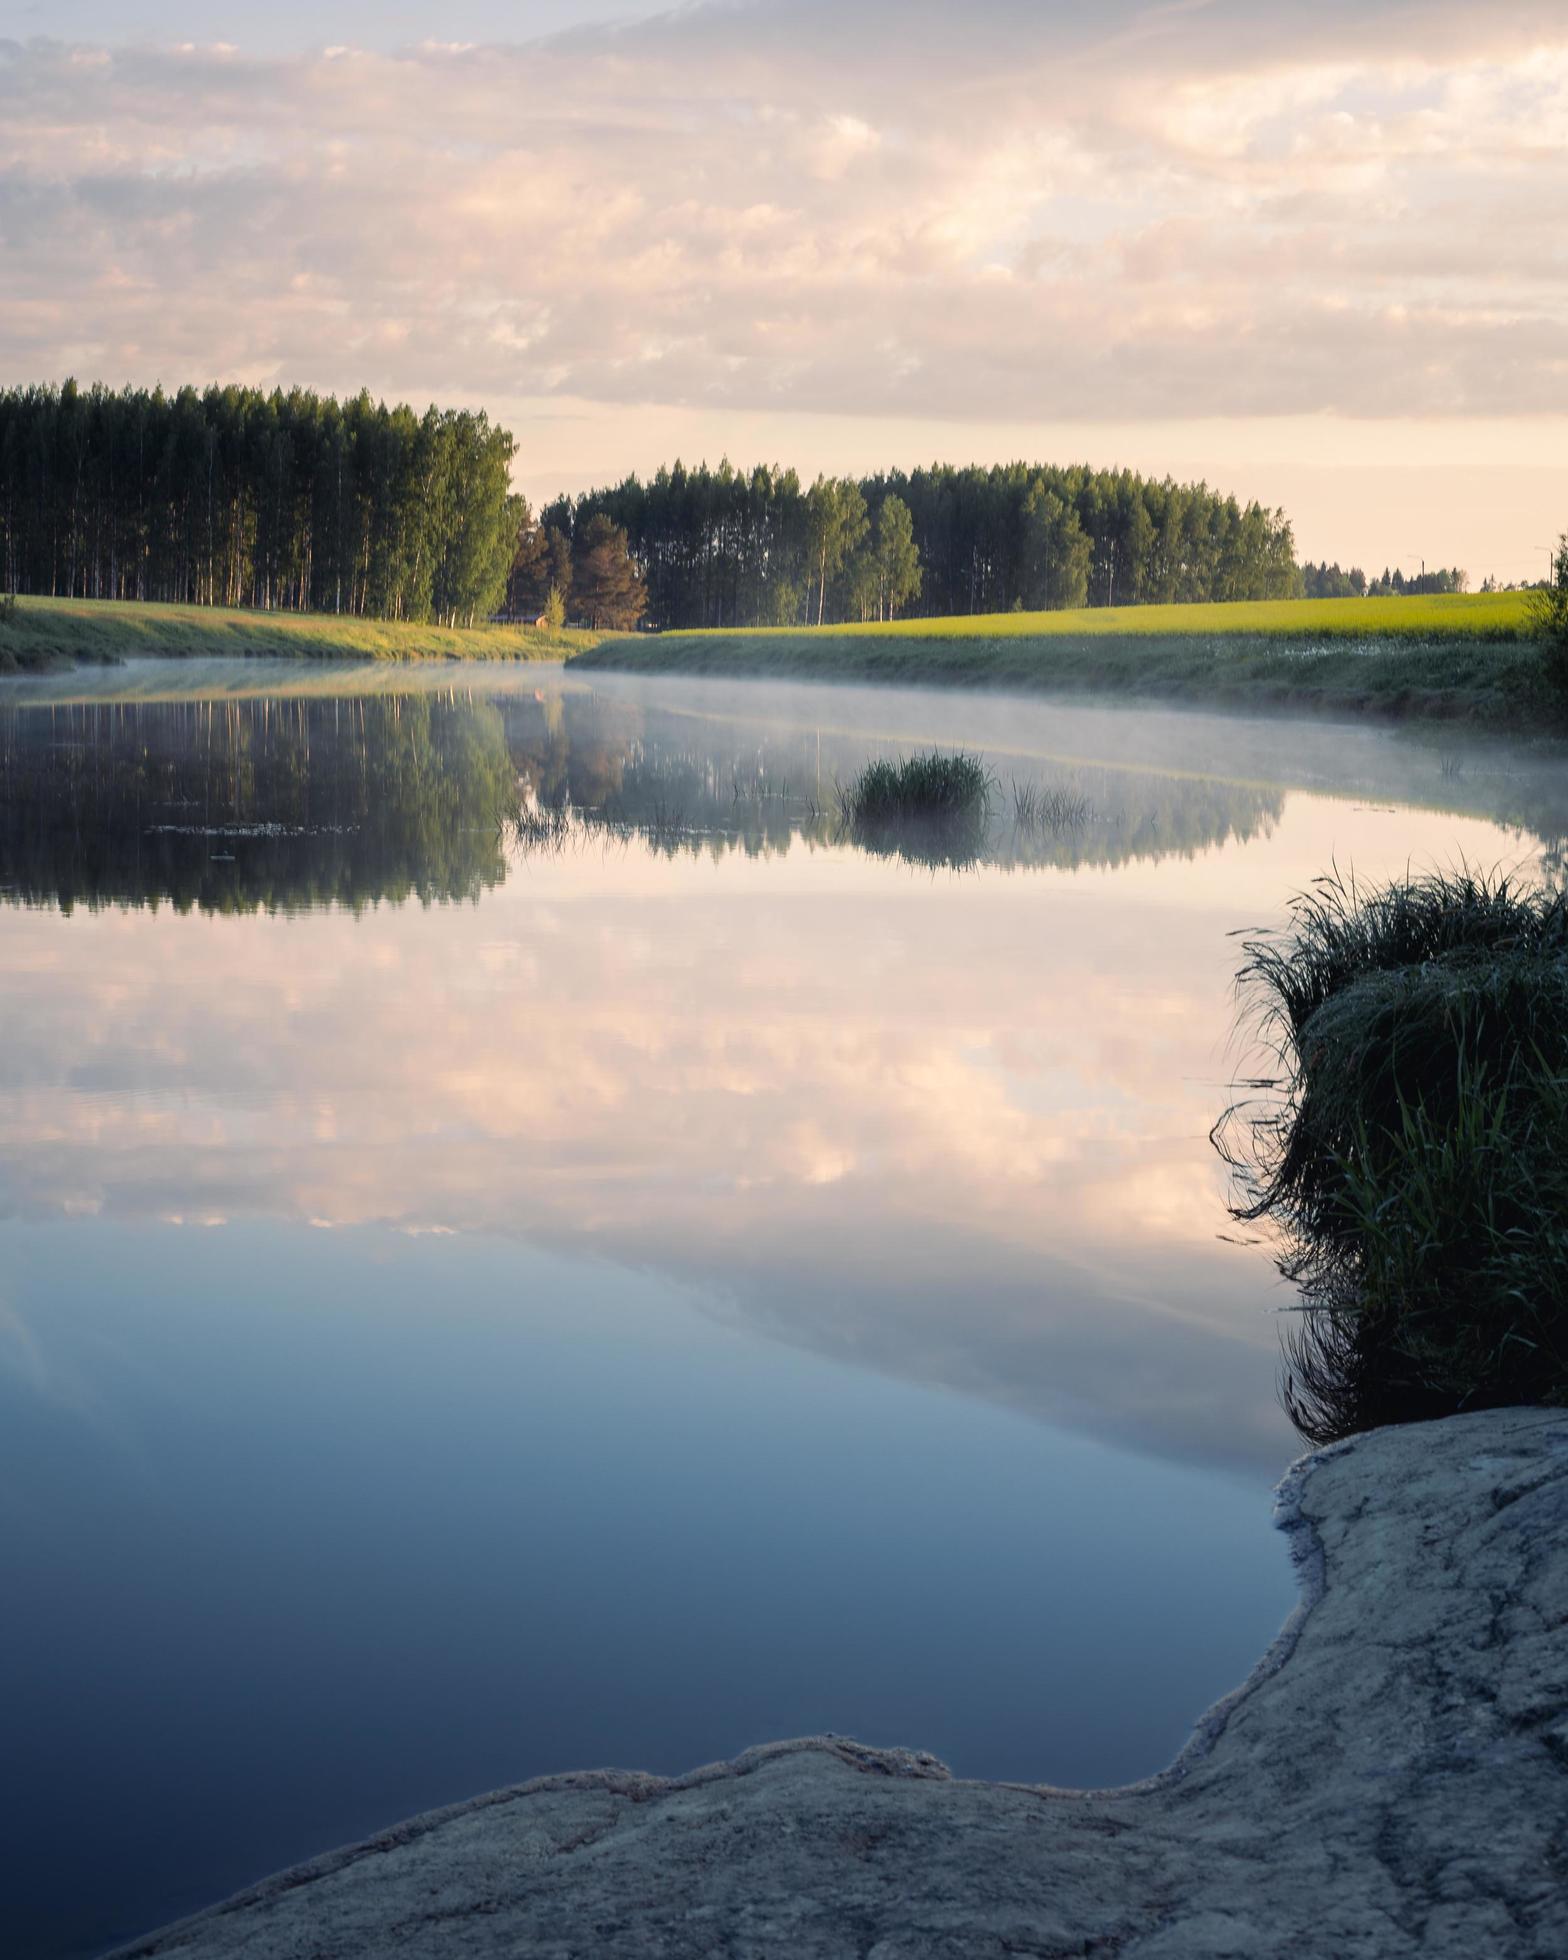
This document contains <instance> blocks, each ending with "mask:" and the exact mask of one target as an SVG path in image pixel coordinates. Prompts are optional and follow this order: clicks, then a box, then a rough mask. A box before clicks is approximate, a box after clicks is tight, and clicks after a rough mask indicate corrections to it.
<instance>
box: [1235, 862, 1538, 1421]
mask: <svg viewBox="0 0 1568 1960" xmlns="http://www.w3.org/2000/svg"><path fill="white" fill-rule="evenodd" d="M1245 951H1246V964H1245V965H1244V966H1243V968H1242V971H1241V975H1240V984H1241V988H1242V991H1243V996H1244V998H1245V999H1246V1000H1247V1001H1248V1002H1249V1006H1250V1011H1251V1012H1252V1014H1253V1015H1254V1016H1256V1017H1257V1021H1258V1024H1259V1027H1260V1030H1261V1032H1262V1033H1263V1035H1264V1036H1265V1038H1266V1039H1267V1041H1268V1042H1269V1044H1270V1046H1271V1047H1272V1049H1273V1051H1274V1052H1275V1053H1276V1054H1277V1056H1278V1057H1279V1061H1280V1064H1281V1071H1282V1072H1281V1074H1280V1076H1279V1077H1278V1078H1277V1079H1276V1080H1274V1081H1273V1082H1271V1083H1266V1084H1264V1085H1262V1086H1264V1087H1266V1088H1268V1089H1269V1090H1270V1091H1271V1092H1272V1093H1271V1096H1270V1099H1269V1100H1268V1101H1267V1102H1265V1103H1264V1104H1263V1106H1262V1107H1261V1108H1259V1107H1258V1106H1257V1105H1238V1106H1237V1107H1235V1108H1233V1109H1232V1110H1231V1111H1230V1112H1228V1114H1227V1117H1226V1118H1225V1119H1222V1122H1221V1124H1220V1125H1219V1126H1218V1128H1217V1130H1216V1140H1217V1141H1218V1142H1219V1144H1220V1147H1221V1149H1222V1151H1223V1152H1224V1153H1225V1155H1226V1156H1227V1158H1228V1160H1229V1162H1230V1163H1231V1166H1232V1169H1233V1171H1234V1172H1235V1174H1236V1177H1237V1180H1238V1185H1239V1190H1238V1193H1237V1198H1238V1202H1237V1203H1236V1204H1235V1206H1234V1207H1233V1209H1234V1211H1235V1215H1236V1216H1237V1217H1239V1218H1243V1219H1251V1220H1264V1219H1267V1220H1270V1221H1272V1222H1273V1224H1274V1225H1275V1226H1276V1228H1277V1229H1278V1230H1279V1232H1280V1234H1281V1238H1282V1248H1283V1249H1282V1253H1281V1257H1280V1266H1281V1270H1282V1271H1283V1272H1284V1273H1285V1274H1286V1276H1287V1277H1289V1278H1290V1279H1292V1280H1294V1281H1295V1282H1296V1283H1297V1284H1298V1285H1299V1286H1300V1288H1301V1291H1302V1308H1301V1319H1300V1321H1299V1323H1298V1324H1297V1326H1296V1328H1295V1330H1294V1332H1293V1333H1292V1334H1291V1335H1290V1336H1289V1337H1288V1338H1287V1340H1286V1344H1285V1345H1286V1354H1285V1379H1284V1399H1285V1403H1286V1407H1287V1409H1288V1410H1289V1412H1290V1415H1291V1417H1292V1419H1293V1420H1294V1421H1295V1423H1296V1425H1297V1427H1298V1428H1299V1429H1300V1430H1301V1432H1302V1434H1303V1435H1304V1436H1306V1437H1307V1438H1308V1440H1309V1441H1311V1442H1314V1443H1322V1442H1327V1441H1331V1440H1333V1439H1335V1438H1337V1437H1340V1436H1344V1435H1347V1434H1351V1433H1353V1432H1355V1431H1359V1430H1362V1429H1366V1428H1371V1427H1375V1426H1377V1425H1378V1424H1381V1423H1387V1422H1406V1421H1418V1420H1423V1419H1426V1418H1428V1417H1433V1416H1439V1415H1447V1414H1451V1413H1454V1412H1456V1411H1458V1410H1461V1409H1467V1408H1485V1407H1496V1406H1501V1405H1506V1404H1511V1403H1520V1402H1541V1403H1553V1404H1564V1403H1568V896H1565V895H1564V894H1563V893H1561V892H1556V891H1550V890H1541V889H1535V888H1533V887H1526V886H1522V885H1520V884H1519V883H1517V882H1516V881H1514V880H1513V879H1510V878H1508V877H1506V876H1493V877H1486V876H1481V875H1478V874H1475V873H1471V872H1468V871H1461V872H1459V873H1455V874H1446V875H1434V876H1429V877H1422V878H1410V879H1406V880H1402V881H1399V882H1396V883H1394V884H1390V885H1386V886H1382V887H1379V888H1376V889H1373V890H1368V891H1363V890H1360V889H1358V888H1357V887H1356V885H1355V884H1354V882H1353V881H1347V880H1345V879H1342V878H1340V877H1339V876H1337V875H1336V876H1333V877H1330V878H1327V879H1324V880H1321V881H1320V882H1319V883H1318V884H1317V885H1316V886H1314V887H1313V889H1312V890H1311V891H1310V892H1308V893H1306V894H1304V895H1303V896H1302V897H1301V898H1299V899H1298V900H1297V901H1296V903H1295V905H1294V906H1293V907H1292V911H1291V917H1290V921H1289V923H1288V925H1287V926H1286V927H1285V928H1284V929H1283V930H1282V931H1281V932H1278V933H1274V934H1269V935H1264V936H1261V937H1258V938H1255V939H1253V940H1250V941H1248V942H1247V944H1246V948H1245Z"/></svg>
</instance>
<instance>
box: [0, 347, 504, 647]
mask: <svg viewBox="0 0 1568 1960" xmlns="http://www.w3.org/2000/svg"><path fill="white" fill-rule="evenodd" d="M514 453H515V444H514V442H513V439H512V437H511V435H510V434H508V432H507V431H506V430H505V429H499V428H494V427H492V426H491V424H490V422H489V420H488V418H487V417H486V416H485V415H484V414H483V413H479V414H471V413H469V412H467V411H452V410H441V409H437V408H430V409H427V410H426V411H425V413H424V414H422V415H420V414H416V413H415V411H414V410H413V409H412V408H409V407H407V406H406V405H402V406H398V407H395V408H388V407H387V406H386V405H385V404H384V403H380V402H375V401H373V400H372V399H371V397H370V396H369V394H366V393H361V394H359V395H357V396H355V397H354V398H353V399H352V400H350V401H343V402H339V401H337V400H335V399H333V398H332V397H330V396H321V395H315V394H311V393H310V392H308V391H307V390H304V389H293V390H291V391H290V392H289V393H287V394H284V393H283V392H282V391H281V390H274V391H273V392H272V393H271V394H265V393H263V392H261V391H260V390H258V389H254V388H237V387H226V388H208V389H206V390H204V391H203V392H200V393H198V392H197V391H196V390H195V389H194V388H181V389H180V390H179V391H178V392H177V393H175V394H172V395H170V394H165V393H164V391H163V390H162V389H161V388H155V389H152V390H150V391H149V390H146V389H130V388H127V389H125V390H123V391H121V392H119V393H115V392H113V391H111V390H109V389H106V388H102V387H93V388H90V389H81V388H78V387H77V385H76V383H75V382H73V381H67V382H66V383H65V385H64V386H63V387H60V388H53V387H27V388H12V389H4V390H0V587H3V589H4V590H6V591H8V592H22V593H40V594H50V595H54V596H58V597H64V598H86V599H153V600H166V601H177V602H181V603H185V604H194V605H223V606H259V607H266V608H270V609H279V610H283V609H287V610H291V611H299V612H336V613H354V614H361V615H369V616H372V617H376V618H383V619H404V620H415V621H428V620H440V621H443V622H445V623H448V624H459V623H472V622H473V621H475V620H481V619H485V618H487V617H488V616H489V615H490V614H491V613H492V612H493V611H494V610H495V609H496V607H497V606H498V605H499V604H500V602H501V600H502V597H503V595H504V593H505V591H506V585H507V578H508V574H509V572H510V570H511V568H512V565H513V562H514V559H515V557H516V554H517V540H518V535H519V530H520V528H521V526H522V524H523V519H524V516H525V509H524V506H523V504H522V500H521V499H520V498H517V497H514V496H513V495H512V492H511V466H512V459H513V455H514Z"/></svg>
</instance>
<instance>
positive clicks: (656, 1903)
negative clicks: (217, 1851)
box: [116, 1409, 1568, 1960]
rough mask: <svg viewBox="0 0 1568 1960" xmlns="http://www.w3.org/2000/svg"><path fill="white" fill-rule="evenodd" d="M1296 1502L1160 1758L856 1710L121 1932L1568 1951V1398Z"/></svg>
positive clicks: (710, 1948) (1535, 1958)
mask: <svg viewBox="0 0 1568 1960" xmlns="http://www.w3.org/2000/svg"><path fill="white" fill-rule="evenodd" d="M1279 1522H1280V1524H1281V1526H1282V1528H1283V1529H1284V1530H1285V1532H1286V1533H1287V1534H1288V1536H1289V1539H1290V1544H1291V1550H1292V1554H1293V1556H1294V1558H1295V1560H1296V1564H1297V1567H1298V1571H1299V1573H1300V1576H1301V1583H1302V1599H1301V1604H1300V1606H1299V1607H1298V1609H1297V1611H1296V1612H1295V1614H1294V1615H1293V1616H1292V1619H1291V1621H1290V1622H1289V1623H1288V1624H1287V1626H1286V1627H1285V1629H1284V1631H1283V1632H1282V1634H1281V1635H1280V1637H1279V1639H1278V1641H1277V1642H1276V1643H1275V1645H1274V1647H1273V1648H1272V1649H1271V1650H1270V1652H1269V1653H1268V1654H1267V1655H1266V1656H1265V1657H1264V1659H1263V1660H1262V1661H1261V1662H1260V1663H1259V1665H1258V1667H1257V1669H1256V1670H1255V1671H1254V1673H1253V1674H1252V1676H1251V1678H1250V1679H1249V1680H1248V1681H1247V1682H1246V1683H1245V1684H1244V1685H1243V1686H1242V1687H1241V1688H1239V1689H1238V1690H1237V1691H1236V1693H1235V1694H1234V1695H1232V1696H1230V1697H1229V1698H1228V1699H1227V1700H1225V1701H1223V1702H1221V1703H1220V1704H1218V1706H1217V1707H1216V1708H1214V1709H1212V1710H1211V1711H1210V1712H1209V1714H1208V1715H1207V1716H1205V1717H1204V1719H1203V1721H1202V1722H1201V1723H1200V1724H1199V1726H1198V1729H1197V1731H1196V1733H1195V1735H1194V1737H1193V1740H1192V1742H1191V1743H1190V1744H1189V1745H1188V1747H1187V1749H1186V1750H1185V1751H1184V1752H1183V1754H1182V1755H1181V1757H1179V1758H1178V1760H1177V1761H1176V1762H1175V1763H1174V1764H1173V1765H1172V1766H1171V1768H1170V1769H1169V1770H1168V1771H1166V1772H1165V1773H1164V1774H1163V1775H1162V1776H1159V1777H1156V1778H1154V1779H1153V1780H1152V1781H1150V1782H1148V1783H1145V1784H1141V1785H1137V1786H1134V1787H1132V1788H1129V1789H1122V1790H1109V1791H1095V1792H1074V1791H1063V1790H1054V1789H1048V1788H1032V1787H1023V1786H1017V1785H988V1784H978V1783H964V1782H958V1781H955V1780H953V1779H952V1778H951V1777H950V1776H949V1775H948V1772H947V1771H946V1769H945V1768H944V1767H943V1766H942V1765H941V1764H940V1763H938V1762H936V1761H935V1760H934V1759H933V1758H931V1757H930V1756H925V1755H920V1754H915V1753H910V1752H907V1751H899V1750H892V1751H889V1750H876V1749H869V1748H865V1747H862V1746H860V1745H858V1744H854V1743H850V1742H846V1741H844V1740H842V1739H840V1738H832V1737H829V1738H816V1739H813V1740H809V1741H803V1742H795V1743H782V1744H776V1745H773V1746H771V1747H767V1748H763V1749H758V1750H753V1751H751V1752H749V1753H748V1754H747V1755H745V1756H742V1757H739V1758H738V1759H736V1761H734V1762H732V1763H725V1764H717V1765H714V1766H712V1767H710V1768H707V1769H703V1770H699V1771H696V1772H694V1773H693V1774H691V1775H688V1776H684V1777H678V1778H674V1779H662V1778H659V1777H653V1776H646V1775H640V1774H637V1773H634V1772H625V1773H623V1772H616V1771H603V1772H591V1773H584V1774H578V1775H570V1776H560V1777H551V1778H546V1779H544V1780H542V1781H539V1782H535V1783H530V1784H525V1785H522V1786H520V1787H518V1788H515V1789H511V1790H501V1791H497V1792H494V1793H492V1794H491V1795H489V1796H485V1797H481V1798H478V1799H476V1800H475V1801H473V1802H471V1803H467V1804H461V1805H458V1806H456V1807H454V1808H452V1809H449V1810H444V1811H437V1812H433V1813H430V1814H429V1815H427V1816H424V1817H421V1818H416V1819H414V1820H412V1821H410V1822H409V1823H407V1824H403V1825H400V1826H398V1827H397V1828H396V1829H394V1830H391V1831H388V1832H385V1833H383V1834H382V1835H381V1836H380V1837H377V1838H374V1839H372V1840H370V1841H369V1842H367V1843H365V1844H362V1845H357V1846H354V1847H352V1848H349V1849H346V1850H343V1851H338V1852H333V1853H330V1854H328V1855H327V1856H325V1857H323V1858H320V1859H318V1860H316V1861H315V1862H314V1863H312V1864H310V1865H306V1866H302V1867H299V1868H297V1869H296V1870H294V1871H291V1872H286V1873H283V1874H280V1875H279V1876H278V1877H275V1878H272V1879H268V1880H266V1881H264V1882H263V1883H262V1884H260V1885H258V1886H255V1887H253V1888H252V1889H251V1890H250V1891H248V1892H246V1893H243V1894H241V1895H240V1896H239V1897H237V1898H235V1899H232V1900H230V1901H228V1902H227V1903H226V1904H224V1905H221V1906H218V1907H215V1908H214V1909H212V1910H211V1911H209V1912H206V1913H203V1914H201V1915H199V1916H198V1917H196V1918H194V1919H190V1920H187V1921H184V1922H182V1923H181V1924H180V1925H178V1926H174V1927H170V1928H168V1929H166V1930H164V1931H163V1932H160V1933H155V1934H153V1935H151V1936H149V1937H148V1938H145V1939H142V1940H139V1941H137V1942H135V1943H133V1944H132V1945H131V1946H128V1947H125V1948H123V1949H121V1951H120V1954H119V1955H118V1956H117V1957H116V1960H166V1957H168V1956H174V1955H181V1956H188V1960H282V1956H283V1955H286V1954H296V1953H303V1952H307V1951H308V1952H324V1951H327V1950H329V1949H330V1951H332V1952H333V1953H334V1954H336V1955H339V1956H342V1957H343V1960H350V1957H352V1956H358V1957H359V1960H369V1957H370V1956H372V1955H377V1956H380V1955H389V1954H397V1953H407V1954H410V1955H414V1954H418V1955H421V1956H431V1960H456V1957H457V1956H465V1960H466V1956H477V1955H480V1954H490V1953H496V1952H502V1951H505V1952H532V1953H541V1954H543V1953H548V1954H554V1955H559V1956H563V1957H564V1956H573V1957H575V1956H578V1955H581V1956H584V1957H585V1960H586V1956H588V1955H595V1956H601V1955H602V1956H606V1957H607V1960H615V1956H622V1955H624V1956H627V1957H628V1960H630V1956H633V1955H644V1954H648V1953H666V1954H669V1955H672V1956H676V1955H678V1956H688V1955H690V1956H700V1955H710V1954H712V1955H717V1954H721V1953H723V1954H736V1953H747V1954H755V1955H757V1956H759V1960H768V1957H769V1956H772V1955H776V1954H786V1953H787V1954H789V1955H791V1956H792V1960H849V1956H852V1955H861V1954H864V1953H867V1952H871V1951H875V1952H877V1953H879V1954H886V1955H888V1956H890V1960H892V1957H893V1956H897V1960H914V1956H923V1955H938V1954H940V1955H944V1956H963V1960H968V1956H975V1960H979V1956H982V1955H984V1956H988V1957H989V1956H994V1955H1001V1954H1005V1953H1014V1954H1025V1953H1027V1954H1039V1955H1044V1954H1054V1953H1068V1952H1071V1953H1112V1952H1114V1953H1116V1954H1117V1955H1119V1956H1121V1960H1221V1956H1227V1955H1234V1956H1238V1957H1239V1956H1243V1955H1245V1956H1257V1955H1259V1954H1266V1953H1281V1952H1289V1953H1291V1954H1292V1955H1295V1956H1297V1960H1357V1956H1364V1960H1399V1957H1400V1956H1405V1955H1409V1956H1414V1955H1417V1954H1420V1955H1423V1956H1433V1955H1438V1956H1452V1960H1473V1956H1474V1955H1476V1954H1479V1953H1486V1954H1488V1955H1490V1956H1493V1960H1547V1957H1548V1956H1554V1955H1556V1954H1558V1953H1560V1952H1562V1951H1563V1950H1564V1948H1565V1946H1568V1895H1565V1894H1564V1892H1563V1890H1562V1887H1561V1883H1560V1871H1561V1862H1562V1858H1563V1856H1564V1844H1563V1840H1562V1831H1561V1819H1562V1817H1563V1815H1564V1803H1565V1798H1568V1530H1565V1527H1568V1415H1565V1414H1564V1413H1562V1412H1560V1411H1550V1410H1539V1409H1536V1410H1529V1409H1510V1410H1501V1411H1494V1412H1490V1413H1486V1414H1481V1415H1470V1416H1457V1417H1452V1418H1449V1419H1448V1420H1446V1421H1444V1422H1440V1423H1430V1424H1424V1425H1417V1426H1412V1427H1407V1428H1399V1429H1385V1430H1380V1431H1377V1432H1375V1433H1373V1434H1370V1435H1365V1436H1361V1437H1358V1438H1356V1439H1355V1440H1354V1441H1352V1442H1349V1443H1345V1444H1341V1445H1338V1446H1337V1447H1335V1448H1334V1449H1331V1450H1326V1451H1323V1452H1321V1453H1319V1454H1318V1455H1316V1456H1313V1457H1309V1458H1307V1459H1305V1460H1304V1462H1303V1463H1302V1464H1301V1465H1299V1466H1298V1467H1297V1469H1296V1470H1295V1471H1294V1472H1292V1474H1291V1476H1290V1477H1289V1478H1287V1480H1286V1482H1285V1484H1284V1485H1283V1486H1282V1487H1281V1498H1280V1514H1279ZM1151 1604H1157V1602H1151Z"/></svg>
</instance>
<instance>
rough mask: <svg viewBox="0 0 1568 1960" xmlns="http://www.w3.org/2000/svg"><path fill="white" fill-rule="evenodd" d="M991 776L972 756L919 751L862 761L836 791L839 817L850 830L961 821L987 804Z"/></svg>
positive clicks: (981, 812) (981, 811)
mask: <svg viewBox="0 0 1568 1960" xmlns="http://www.w3.org/2000/svg"><path fill="white" fill-rule="evenodd" d="M991 787H992V784H991V777H990V774H989V772H988V771H987V769H986V766H985V764H984V763H983V762H982V761H981V760H980V758H979V757H978V756H974V755H966V754H964V753H963V752H962V751H959V752H958V753H956V754H944V753H943V752H942V751H941V750H939V749H932V750H930V751H929V752H927V753H926V754H923V755H911V756H905V757H902V758H901V759H900V760H899V761H897V762H894V761H890V760H889V759H888V758H886V757H878V758H877V760H875V761H874V762H868V763H867V764H866V766H865V767H864V768H863V769H862V770H861V771H860V773H859V775H858V776H856V777H855V778H854V780H853V781H852V782H851V783H850V784H849V786H848V788H847V789H843V790H841V791H840V793H839V807H840V809H841V811H842V813H843V817H844V822H845V823H846V825H847V826H848V827H849V828H850V829H851V830H853V831H862V830H880V829H888V828H893V827H896V826H900V825H908V824H924V825H945V824H967V823H971V822H973V821H974V819H975V818H976V817H979V818H980V819H981V820H982V821H983V820H984V818H985V815H986V813H987V811H988V810H989V808H990V802H991Z"/></svg>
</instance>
